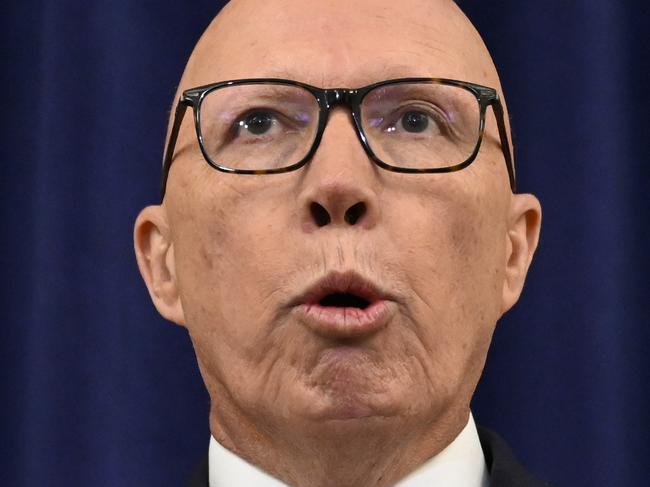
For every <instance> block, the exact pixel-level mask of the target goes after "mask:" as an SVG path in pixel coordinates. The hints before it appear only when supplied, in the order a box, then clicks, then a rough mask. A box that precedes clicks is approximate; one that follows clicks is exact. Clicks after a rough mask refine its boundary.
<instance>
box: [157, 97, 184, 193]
mask: <svg viewBox="0 0 650 487" xmlns="http://www.w3.org/2000/svg"><path fill="white" fill-rule="evenodd" d="M186 110H187V103H186V102H184V101H183V100H179V101H178V104H177V105H176V113H174V124H173V125H172V130H171V132H170V134H169V141H168V142H167V148H166V150H165V157H164V159H163V167H162V181H161V186H160V201H162V200H163V199H164V198H165V189H166V187H167V178H168V176H169V168H170V167H171V165H172V160H173V158H174V147H176V140H177V139H178V133H179V132H180V130H181V123H182V122H183V116H184V115H185V111H186Z"/></svg>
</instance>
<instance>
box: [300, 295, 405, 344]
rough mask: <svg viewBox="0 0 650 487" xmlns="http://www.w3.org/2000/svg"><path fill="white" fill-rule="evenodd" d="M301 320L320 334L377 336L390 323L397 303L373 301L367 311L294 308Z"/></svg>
mask: <svg viewBox="0 0 650 487" xmlns="http://www.w3.org/2000/svg"><path fill="white" fill-rule="evenodd" d="M295 310H296V312H297V313H298V314H299V316H300V318H301V320H302V321H303V322H304V323H305V324H306V325H307V326H308V327H309V328H311V329H312V330H314V331H315V332H316V333H318V334H319V335H323V336H326V337H329V338H349V337H356V336H361V335H367V334H370V333H374V332H376V331H377V330H379V329H381V328H383V327H384V326H386V325H387V324H388V322H389V321H390V318H391V317H392V316H393V314H394V312H395V303H393V302H391V301H385V300H379V301H374V302H373V303H371V304H370V305H369V306H367V307H366V308H364V309H361V308H339V307H335V306H321V305H319V304H317V303H314V304H301V305H299V306H297V307H296V308H295Z"/></svg>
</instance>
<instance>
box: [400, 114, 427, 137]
mask: <svg viewBox="0 0 650 487" xmlns="http://www.w3.org/2000/svg"><path fill="white" fill-rule="evenodd" d="M401 123H402V127H404V130H406V131H407V132H411V133H421V132H424V131H425V130H426V129H427V127H428V126H429V116H428V115H427V114H426V113H423V112H419V111H413V110H412V111H408V112H406V113H405V114H404V115H402V119H401Z"/></svg>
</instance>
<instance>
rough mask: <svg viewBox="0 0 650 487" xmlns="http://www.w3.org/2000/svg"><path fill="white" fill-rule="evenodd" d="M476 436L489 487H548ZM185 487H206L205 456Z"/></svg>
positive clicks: (481, 431)
mask: <svg viewBox="0 0 650 487" xmlns="http://www.w3.org/2000/svg"><path fill="white" fill-rule="evenodd" d="M478 435H479V438H480V440H481V447H482V448H483V454H484V455H485V463H487V467H488V470H489V471H490V487H545V486H546V487H548V486H549V485H550V484H547V483H544V482H540V481H539V480H537V479H536V478H535V477H533V476H532V475H531V474H529V473H528V472H527V471H526V470H524V467H522V466H521V465H520V464H519V462H517V460H516V459H515V457H514V455H513V454H512V451H511V450H510V448H509V447H508V445H507V444H506V442H505V441H504V440H503V439H502V438H501V437H500V436H499V435H497V434H496V433H495V432H493V431H490V430H488V429H485V428H481V427H479V428H478ZM187 487H208V457H207V456H206V457H205V458H204V459H203V462H201V465H199V467H198V468H197V469H196V471H195V472H194V475H193V476H192V478H191V479H190V481H189V483H188V484H187ZM233 487H237V486H233ZM459 487H462V486H459Z"/></svg>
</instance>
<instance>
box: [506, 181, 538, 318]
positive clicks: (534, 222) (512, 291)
mask: <svg viewBox="0 0 650 487" xmlns="http://www.w3.org/2000/svg"><path fill="white" fill-rule="evenodd" d="M541 223H542V208H541V205H540V203H539V200H538V199H537V198H536V197H535V196H533V195H532V194H515V195H513V196H512V200H511V204H510V212H509V218H508V233H507V235H506V256H505V257H506V262H505V273H504V281H503V295H502V304H501V313H505V312H506V311H508V310H509V309H510V308H511V307H512V306H514V304H515V303H516V302H517V300H518V299H519V296H520V295H521V291H522V289H523V287H524V281H525V280H526V274H527V273H528V268H529V267H530V263H531V261H532V259H533V254H534V253H535V249H536V248H537V243H538V242H539V233H540V228H541Z"/></svg>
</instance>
